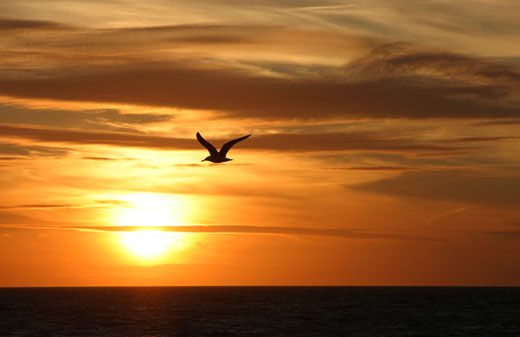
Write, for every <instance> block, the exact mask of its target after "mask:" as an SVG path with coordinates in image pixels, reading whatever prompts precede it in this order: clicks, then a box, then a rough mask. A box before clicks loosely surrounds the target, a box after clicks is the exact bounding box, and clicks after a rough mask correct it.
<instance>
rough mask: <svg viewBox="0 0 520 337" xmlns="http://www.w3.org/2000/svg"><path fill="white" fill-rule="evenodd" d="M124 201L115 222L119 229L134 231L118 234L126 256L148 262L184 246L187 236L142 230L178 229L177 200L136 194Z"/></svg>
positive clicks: (179, 208)
mask: <svg viewBox="0 0 520 337" xmlns="http://www.w3.org/2000/svg"><path fill="white" fill-rule="evenodd" d="M125 201H126V202H128V203H129V205H128V206H125V207H123V208H121V209H120V212H119V213H118V215H117V218H116V219H115V221H116V222H117V223H118V224H119V225H121V226H129V227H137V228H138V229H136V230H135V231H129V232H121V233H120V242H121V244H122V245H123V247H125V249H126V250H127V251H128V252H130V253H132V254H133V255H135V256H136V257H138V258H141V259H145V260H150V259H155V258H158V257H160V256H162V255H164V254H165V253H166V252H167V251H169V250H171V249H173V248H179V247H181V246H183V245H185V244H186V240H185V239H186V237H187V236H189V234H186V233H176V232H169V231H162V230H157V229H153V228H150V229H146V227H170V226H176V225H178V224H179V222H178V219H179V218H180V216H181V215H182V214H181V212H182V208H181V207H180V204H179V202H178V200H175V199H172V198H168V197H167V196H163V195H159V194H152V193H139V194H134V195H130V196H126V197H125Z"/></svg>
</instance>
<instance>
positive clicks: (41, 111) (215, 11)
mask: <svg viewBox="0 0 520 337" xmlns="http://www.w3.org/2000/svg"><path fill="white" fill-rule="evenodd" d="M0 13H1V14H0V189H1V190H0V271H1V272H0V273H1V276H0V286H101V285H107V286H112V285H114V286H118V285H121V286H123V285H172V286H173V285H517V286H520V250H519V248H518V247H519V244H520V2H517V1H512V0H472V1H469V0H461V1H448V0H430V1H428V0H421V1H404V0H390V1H386V0H363V1H361V0H359V1H353V0H352V1H351V0H338V1H334V0H331V1H310V0H291V1H289V0H200V1H181V0H178V1H177V0H146V1H144V0H66V1H64V0H47V1H41V0H17V1H11V0H0ZM197 131H199V132H201V134H202V135H203V136H204V137H205V138H206V139H207V140H209V141H210V142H212V143H213V144H215V145H216V146H217V147H219V146H220V145H222V144H223V143H225V142H226V141H228V140H230V139H233V138H236V137H240V136H244V135H247V134H252V136H251V137H250V138H248V139H247V140H245V141H243V142H241V143H239V144H237V145H236V146H235V147H234V148H233V149H232V150H231V151H230V152H229V155H228V156H229V157H230V158H233V161H231V162H228V163H224V164H218V165H215V164H210V163H208V162H203V163H202V162H201V160H202V159H204V158H205V157H206V156H207V155H208V153H207V151H206V150H205V149H204V148H203V147H202V146H201V145H200V144H199V143H198V142H197V140H196V138H195V134H196V132H197ZM143 227H152V228H150V229H148V230H146V231H143V230H142V228H143ZM137 229H141V230H140V231H136V230H137Z"/></svg>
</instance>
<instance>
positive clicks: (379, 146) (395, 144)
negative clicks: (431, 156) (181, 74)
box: [0, 125, 468, 153]
mask: <svg viewBox="0 0 520 337" xmlns="http://www.w3.org/2000/svg"><path fill="white" fill-rule="evenodd" d="M0 132H1V134H2V136H3V137H4V138H14V139H29V140H34V141H41V142H60V143H73V144H105V145H115V146H126V147H146V148H154V149H170V150H192V149H200V144H198V142H196V141H195V140H194V139H191V138H173V137H161V136H149V135H140V134H131V133H115V132H88V131H79V130H72V129H50V128H41V127H29V126H19V125H0ZM212 141H215V143H217V144H219V143H224V142H225V140H223V139H217V140H212ZM241 145H242V144H241ZM243 145H244V146H241V147H242V148H246V149H247V148H249V149H259V150H276V151H352V150H366V151H389V152H435V153H442V152H446V153H449V152H452V151H453V152H456V151H461V150H467V149H468V148H456V147H450V146H443V145H435V144H428V143H424V142H419V141H416V140H413V139H407V138H392V137H388V136H384V135H378V134H370V133H350V134H349V133H334V134H326V133H324V134H263V135H256V136H255V137H252V138H251V139H250V140H248V142H247V143H244V144H243Z"/></svg>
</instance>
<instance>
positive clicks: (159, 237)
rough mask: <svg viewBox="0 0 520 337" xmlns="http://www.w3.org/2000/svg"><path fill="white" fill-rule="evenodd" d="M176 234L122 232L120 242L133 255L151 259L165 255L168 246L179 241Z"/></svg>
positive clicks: (143, 231)
mask: <svg viewBox="0 0 520 337" xmlns="http://www.w3.org/2000/svg"><path fill="white" fill-rule="evenodd" d="M176 234H177V233H170V232H163V231H155V230H138V231H134V232H124V233H122V242H123V244H124V246H125V247H126V248H127V249H128V250H129V251H131V252H132V253H134V254H135V255H138V256H140V257H144V258H151V257H157V256H159V255H161V254H163V253H165V252H166V251H167V250H168V248H170V246H173V245H174V244H175V243H176V242H177V241H179V239H180V238H179V237H178V236H177V235H176Z"/></svg>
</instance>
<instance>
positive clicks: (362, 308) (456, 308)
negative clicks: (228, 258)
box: [0, 287, 520, 337]
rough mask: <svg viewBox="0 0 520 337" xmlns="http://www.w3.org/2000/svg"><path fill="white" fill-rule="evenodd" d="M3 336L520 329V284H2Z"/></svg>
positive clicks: (490, 332)
mask: <svg viewBox="0 0 520 337" xmlns="http://www.w3.org/2000/svg"><path fill="white" fill-rule="evenodd" d="M0 336H2V337H4V336H49V337H60V336H87V337H89V336H91V337H94V336H103V337H110V336H148V337H151V336H187V337H189V336H197V337H204V336H222V337H227V336H243V337H248V336H270V337H276V336H290V337H298V336H345V337H347V336H363V337H383V336H468V337H475V336H507V337H517V336H520V288H473V287H135V288H133V287H130V288H127V287H122V288H119V287H111V288H0Z"/></svg>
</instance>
